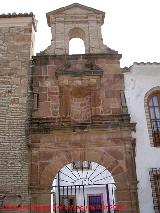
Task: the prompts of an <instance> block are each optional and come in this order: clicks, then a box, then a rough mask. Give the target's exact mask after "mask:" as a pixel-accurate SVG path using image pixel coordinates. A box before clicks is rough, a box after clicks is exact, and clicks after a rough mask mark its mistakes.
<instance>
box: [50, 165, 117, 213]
mask: <svg viewBox="0 0 160 213" xmlns="http://www.w3.org/2000/svg"><path fill="white" fill-rule="evenodd" d="M115 190H116V185H115V181H114V178H113V176H112V174H111V173H110V172H109V171H108V170H107V169H106V168H105V167H104V166H102V165H100V164H98V163H96V162H90V161H74V162H72V163H69V164H67V165H65V166H64V167H63V168H62V169H60V170H59V172H58V173H57V174H56V176H55V178H54V180H53V184H52V190H51V213H54V212H56V213H59V212H60V213H65V212H72V213H77V212H86V213H102V212H104V213H105V212H106V213H107V212H110V213H113V212H115V209H114V207H115Z"/></svg>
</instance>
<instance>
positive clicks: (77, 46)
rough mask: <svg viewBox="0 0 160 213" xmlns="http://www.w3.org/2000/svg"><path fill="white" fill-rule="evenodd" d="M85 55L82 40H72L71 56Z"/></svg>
mask: <svg viewBox="0 0 160 213" xmlns="http://www.w3.org/2000/svg"><path fill="white" fill-rule="evenodd" d="M74 54H85V45H84V41H83V40H82V39H80V38H72V39H71V40H70V41H69V55H74Z"/></svg>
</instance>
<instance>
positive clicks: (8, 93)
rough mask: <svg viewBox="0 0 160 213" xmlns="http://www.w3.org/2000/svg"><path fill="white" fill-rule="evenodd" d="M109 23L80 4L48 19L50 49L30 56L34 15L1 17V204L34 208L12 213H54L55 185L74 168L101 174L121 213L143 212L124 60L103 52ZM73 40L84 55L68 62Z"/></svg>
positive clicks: (34, 23) (133, 125)
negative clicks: (84, 164)
mask: <svg viewBox="0 0 160 213" xmlns="http://www.w3.org/2000/svg"><path fill="white" fill-rule="evenodd" d="M104 17H105V14H104V13H103V12H101V11H98V10H95V9H93V8H89V7H86V6H83V5H80V4H72V5H69V6H67V7H64V8H60V9H58V10H55V11H52V12H49V13H47V21H48V25H49V27H51V32H52V41H51V45H50V46H49V47H48V48H47V49H46V50H44V51H43V52H41V53H39V54H37V55H36V56H33V47H34V33H35V31H36V20H35V18H34V15H33V14H18V15H17V14H12V15H11V14H8V15H3V14H2V15H0V196H1V197H0V201H1V203H0V204H3V205H4V204H5V205H6V206H7V205H16V206H17V207H18V206H23V205H26V206H29V208H28V209H27V210H24V209H23V210H17V209H12V212H38V210H36V209H34V210H33V209H32V207H33V206H40V205H42V206H49V205H50V203H51V201H50V200H51V196H50V192H51V189H52V182H53V179H54V177H55V176H56V174H57V173H58V171H59V170H60V169H61V168H62V167H63V166H64V165H66V164H69V163H72V162H74V161H90V162H96V163H99V164H100V165H102V166H104V167H105V168H106V169H107V170H108V171H109V172H111V174H112V176H113V178H114V180H115V183H116V199H117V202H120V203H123V204H124V207H125V208H124V209H123V210H122V212H124V213H131V212H132V213H138V212H139V207H138V196H137V178H136V166H135V145H136V141H135V139H134V138H133V137H132V135H133V132H135V125H136V124H135V123H134V122H131V121H130V115H129V113H128V109H127V105H126V100H125V96H124V89H125V86H124V74H123V72H122V70H121V68H120V59H121V55H120V54H119V53H118V52H117V51H115V50H112V49H110V48H109V47H107V46H106V45H104V44H103V39H102V35H101V26H102V24H103V21H104ZM72 38H81V39H82V40H83V41H84V44H85V51H86V52H85V54H77V55H69V41H70V39H72ZM0 212H10V210H7V209H2V208H0ZM41 212H50V210H47V211H46V210H44V211H41Z"/></svg>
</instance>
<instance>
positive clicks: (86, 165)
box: [73, 161, 91, 170]
mask: <svg viewBox="0 0 160 213" xmlns="http://www.w3.org/2000/svg"><path fill="white" fill-rule="evenodd" d="M90 166H91V163H90V162H89V161H74V162H73V169H78V170H87V169H90Z"/></svg>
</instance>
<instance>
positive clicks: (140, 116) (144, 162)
mask: <svg viewBox="0 0 160 213" xmlns="http://www.w3.org/2000/svg"><path fill="white" fill-rule="evenodd" d="M124 77H125V95H126V101H127V105H128V110H129V113H130V115H131V121H132V122H136V123H137V125H136V134H135V137H136V167H137V169H136V170H137V178H138V181H139V184H138V197H139V206H140V213H154V208H153V199H152V190H151V183H150V176H149V169H151V168H160V148H157V147H151V145H150V139H149V134H148V129H147V121H146V115H145V109H144V96H145V94H146V93H147V92H148V91H149V90H150V89H152V88H153V87H156V86H160V64H155V63H153V64H149V63H146V64H144V63H140V64H138V63H134V64H133V66H132V67H131V68H130V72H125V74H124Z"/></svg>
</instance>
